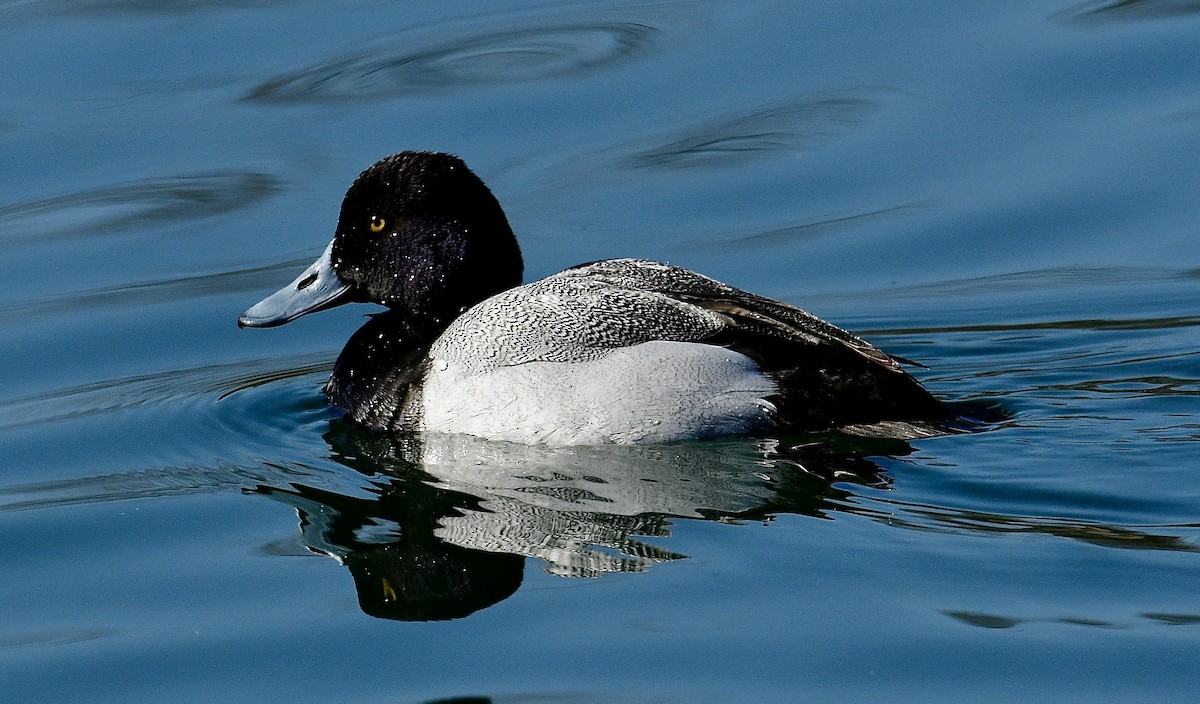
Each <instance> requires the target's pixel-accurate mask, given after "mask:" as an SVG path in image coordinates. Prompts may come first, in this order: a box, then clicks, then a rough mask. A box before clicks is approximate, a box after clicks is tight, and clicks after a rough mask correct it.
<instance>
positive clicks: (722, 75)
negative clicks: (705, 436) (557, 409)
mask: <svg viewBox="0 0 1200 704" xmlns="http://www.w3.org/2000/svg"><path fill="white" fill-rule="evenodd" d="M910 5H912V4H911V3H899V4H897V3H885V2H809V3H770V2H746V3H738V4H734V5H727V4H724V3H702V2H695V3H686V2H684V3H654V2H649V3H647V2H640V3H614V2H603V3H587V4H573V5H561V6H560V5H558V4H551V3H541V4H539V3H519V2H506V3H474V4H463V5H453V4H451V3H396V2H385V1H383V0H364V1H362V2H315V1H311V0H310V1H307V2H305V1H297V2H282V1H280V2H269V1H267V0H258V1H254V0H245V1H241V2H236V1H230V2H216V1H207V2H206V1H204V0H158V1H155V0H43V1H37V0H16V1H11V0H10V1H8V2H0V65H3V66H5V70H4V72H3V76H0V96H2V97H3V100H0V153H2V154H3V159H2V160H0V281H2V282H3V284H2V287H0V291H2V292H0V379H2V380H3V382H4V383H3V385H2V386H0V448H3V452H2V453H0V458H2V459H0V536H2V540H0V570H2V571H0V575H2V579H0V692H3V693H4V695H5V696H4V697H2V698H5V699H12V700H13V701H97V702H99V701H121V702H128V701H160V700H163V699H167V698H170V699H171V700H172V701H178V702H192V701H195V702H209V701H253V702H261V701H280V700H295V699H306V700H321V699H325V700H333V701H349V702H354V701H372V702H374V701H396V702H412V703H417V702H430V701H439V700H450V701H454V700H456V699H457V700H459V701H464V702H465V701H492V702H498V703H500V702H503V703H506V704H512V703H526V702H579V703H592V702H647V703H649V702H655V703H657V702H689V701H722V702H762V701H838V702H844V701H897V702H900V701H914V702H916V701H920V702H927V701H961V700H963V699H969V700H972V701H995V702H1009V701H1013V700H1017V699H1019V698H1024V699H1031V700H1038V701H1089V702H1095V701H1137V700H1142V701H1150V700H1156V701H1186V700H1189V699H1192V698H1194V697H1195V681H1196V678H1195V672H1196V671H1197V667H1198V666H1200V647H1198V646H1200V596H1198V590H1197V585H1198V584H1200V515H1198V514H1200V482H1198V481H1197V477H1198V476H1200V466H1198V462H1197V458H1198V457H1200V451H1198V449H1200V445H1198V442H1197V441H1198V440H1200V406H1198V405H1197V397H1198V396H1200V355H1198V354H1197V350H1198V348H1200V336H1198V335H1197V329H1198V328H1200V312H1198V310H1197V302H1198V301H1200V236H1198V235H1200V231H1198V227H1200V198H1198V197H1197V194H1198V193H1200V168H1197V164H1200V51H1197V49H1196V47H1197V46H1200V3H1196V2H1191V1H1189V0H1123V1H1118V0H1104V1H1098V2H1095V1H1093V2H1071V1H1069V0H1056V1H1052V2H1002V3H986V4H984V3H955V2H936V3H921V4H919V6H910ZM402 149H440V150H448V151H453V152H455V153H458V154H459V155H461V156H462V157H463V158H464V159H466V160H467V162H468V163H469V164H471V166H472V167H473V168H474V169H475V170H476V171H477V172H478V173H479V174H480V175H481V176H482V177H483V178H484V179H485V180H486V181H487V182H488V183H489V184H490V185H491V187H492V188H493V190H494V191H495V193H496V195H497V197H498V198H499V199H500V201H501V202H502V203H503V204H504V205H505V208H506V210H507V212H508V214H509V217H510V220H511V222H512V224H513V227H514V230H515V231H516V232H517V234H518V237H519V238H520V239H521V242H522V246H523V248H524V252H525V256H526V262H527V277H529V278H537V277H541V276H544V275H547V274H549V273H551V272H553V271H556V270H558V269H560V268H563V267H565V266H569V265H571V264H575V263H578V262H582V261H588V260H592V259H597V258H603V257H613V256H639V257H648V258H653V259H661V260H667V261H671V262H673V263H676V264H680V265H683V266H687V267H690V268H694V269H697V270H699V271H701V272H703V273H706V274H708V275H711V276H714V277H716V278H719V279H722V280H725V281H727V282H729V283H731V284H734V285H736V286H739V287H741V288H745V289H749V290H753V291H755V292H759V293H762V294H765V295H769V296H773V297H776V298H780V299H782V300H785V301H788V302H791V303H794V304H796V305H800V306H802V307H804V308H806V309H808V310H810V311H812V312H814V313H816V314H818V315H821V316H822V317H824V318H826V319H828V320H830V321H832V322H834V323H836V324H839V325H841V326H843V327H846V328H849V329H851V330H854V331H855V332H858V333H860V334H862V335H864V336H866V337H867V338H868V339H870V340H871V341H872V342H874V343H876V344H877V345H878V346H880V347H882V348H883V349H885V350H887V351H889V352H892V353H894V354H898V355H901V356H904V357H907V358H910V359H914V360H917V361H920V362H921V363H922V364H924V365H926V366H927V367H928V368H927V369H917V370H915V373H916V374H917V376H918V377H920V378H921V379H922V380H923V381H924V382H925V383H926V384H927V385H928V386H929V387H930V388H931V389H933V390H934V391H935V392H937V393H938V394H939V395H942V396H944V397H946V398H950V399H957V400H984V401H987V402H991V403H997V404H999V405H1000V406H1002V407H1003V408H1004V409H1006V410H1007V411H1008V412H1010V413H1011V414H1012V416H1013V417H1012V419H1011V420H1010V421H1008V422H1005V423H1003V424H1001V426H1000V427H998V428H996V429H993V430H989V431H987V432H982V433H975V434H970V435H959V436H954V437H944V438H935V439H928V440H921V441H915V442H912V443H910V444H903V443H885V444H874V443H870V444H863V443H853V442H847V441H846V440H844V439H841V440H839V439H836V438H766V439H757V440H753V439H742V440H727V441H719V442H708V443H694V444H684V445H673V446H665V447H650V448H607V449H605V448H601V449H579V450H573V451H544V450H542V451H539V450H532V449H521V448H512V447H507V446H497V445H494V444H489V443H483V442H469V441H465V440H461V439H460V440H457V441H447V440H445V439H442V440H440V441H438V440H426V441H425V442H414V441H412V439H403V438H402V439H395V440H389V439H387V438H382V437H378V436H373V435H371V434H368V433H363V432H361V431H358V430H356V429H354V428H350V427H348V426H346V425H345V424H344V423H342V422H341V421H339V420H337V418H336V417H335V416H334V414H332V413H330V411H329V410H328V409H327V408H326V406H325V404H324V401H323V399H322V396H321V393H320V386H321V384H322V382H323V380H324V379H325V378H326V376H327V375H328V373H329V369H330V367H331V365H332V360H333V359H334V357H335V356H336V354H337V352H338V351H339V350H340V348H341V345H342V344H343V342H344V341H345V340H346V339H347V338H348V337H349V335H350V334H351V333H352V332H353V331H354V330H355V329H356V328H357V327H358V326H359V325H360V324H361V323H362V321H363V317H362V316H363V315H364V314H365V313H367V312H369V307H368V306H357V307H355V306H348V307H343V308H341V309H338V310H334V311H330V312H326V313H322V314H321V315H318V316H311V317H309V318H305V319H303V320H301V321H298V322H296V323H293V324H292V325H289V326H287V327H284V328H280V329H278V330H271V331H254V330H250V331H239V330H238V329H237V327H236V324H235V321H236V317H237V315H238V314H239V313H240V312H241V311H242V310H243V309H245V308H246V307H247V306H248V305H249V304H251V303H253V302H255V301H257V300H258V299H259V298H261V297H262V296H263V295H265V294H266V293H269V292H271V291H273V290H275V288H277V287H278V286H280V285H282V284H283V283H285V282H287V281H289V280H291V278H292V277H293V276H294V275H295V274H296V273H298V271H299V270H300V269H301V268H302V267H303V266H304V265H306V264H307V263H309V262H310V261H311V260H312V259H313V258H315V257H316V255H317V254H319V253H320V251H321V250H322V249H323V247H324V245H325V244H326V243H327V242H328V239H329V237H330V236H331V234H332V229H333V224H334V221H335V219H336V215H337V208H338V205H339V203H340V198H341V195H342V193H343V192H344V190H345V188H346V186H347V185H348V184H349V182H350V181H351V180H352V179H353V178H354V176H355V175H357V174H358V172H359V171H360V170H361V169H362V168H364V167H366V166H367V165H369V164H370V163H372V162H373V161H375V160H376V159H378V158H380V157H382V156H384V155H386V154H389V153H392V152H395V151H399V150H402ZM797 445H802V446H801V447H796V446H797Z"/></svg>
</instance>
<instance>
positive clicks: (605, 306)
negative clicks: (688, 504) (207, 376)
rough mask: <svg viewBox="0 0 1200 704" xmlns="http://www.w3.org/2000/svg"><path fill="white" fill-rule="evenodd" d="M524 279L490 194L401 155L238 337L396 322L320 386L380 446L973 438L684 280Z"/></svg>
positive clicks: (346, 357)
mask: <svg viewBox="0 0 1200 704" xmlns="http://www.w3.org/2000/svg"><path fill="white" fill-rule="evenodd" d="M521 274H522V261H521V253H520V250H519V248H518V246H517V241H516V238H515V237H514V236H513V233H512V230H511V229H510V228H509V225H508V221H507V219H506V218H505V216H504V213H503V211H502V210H501V208H500V205H499V203H497V201H496V199H495V198H494V197H493V196H492V194H491V192H490V191H489V190H488V188H487V186H485V185H484V184H483V182H482V181H480V180H479V178H478V177H476V176H475V175H474V174H473V173H471V171H470V170H469V169H468V168H467V167H466V165H465V164H464V163H463V162H462V161H461V160H459V159H458V158H457V157H454V156H450V155H447V154H437V153H425V152H404V153H401V154H397V155H395V156H391V157H388V158H387V159H384V160H382V161H380V162H379V163H377V164H375V165H374V166H372V167H371V168H369V169H367V170H366V171H364V172H363V173H362V174H361V175H360V176H359V177H358V179H357V180H355V182H354V184H353V185H351V187H350V189H349V191H348V192H347V193H346V197H345V199H344V200H343V202H342V208H341V215H340V217H339V220H338V225H337V231H336V234H335V236H334V238H333V241H332V242H330V244H329V246H328V247H327V248H326V250H325V253H324V254H323V255H322V256H321V258H320V259H319V260H317V262H316V263H314V264H313V265H312V266H311V267H309V269H308V270H306V271H305V272H304V273H303V274H301V275H300V277H299V278H297V279H296V281H295V282H293V283H292V284H289V285H288V286H287V287H285V288H283V289H282V290H280V291H279V292H278V293H276V294H274V295H272V296H270V297H268V298H266V299H265V300H263V301H262V302H260V303H258V304H257V305H255V306H253V307H251V308H250V309H249V310H247V311H246V312H245V313H244V314H243V315H242V317H241V318H240V319H239V324H240V325H242V326H259V327H266V326H272V325H280V324H283V323H286V322H288V321H290V320H294V319H295V318H297V317H300V316H301V315H304V314H306V313H310V312H313V311H318V310H322V309H325V308H329V307H332V306H335V305H340V304H342V303H345V302H349V301H369V302H374V303H380V304H383V305H385V306H387V307H388V308H389V311H388V312H387V313H384V314H381V315H378V316H376V317H374V319H373V320H371V321H370V322H368V323H367V324H366V325H364V326H363V327H362V329H360V330H359V331H358V332H357V333H356V334H355V335H354V336H353V337H352V338H351V339H350V341H349V343H348V344H347V345H346V348H345V349H344V350H343V351H342V354H341V356H340V357H339V358H338V361H337V364H336V366H335V367H334V371H333V376H332V378H331V379H330V380H329V384H328V386H327V392H328V395H329V398H330V400H331V401H332V403H333V404H334V405H336V406H338V407H340V408H342V409H344V410H345V411H346V412H347V413H348V415H349V417H350V418H351V419H353V420H354V421H356V422H358V423H361V424H362V425H365V426H367V427H369V428H374V429H378V430H392V431H396V430H426V431H440V432H448V433H465V434H469V435H476V436H480V437H487V438H492V439H501V440H511V441H517V442H525V443H539V444H548V445H583V444H601V443H632V442H648V443H649V442H665V441H672V440H683V439H694V438H699V437H706V436H717V435H729V434H740V433H747V432H752V431H758V430H764V429H775V430H779V429H785V430H825V429H833V428H838V429H843V430H847V431H849V432H851V433H854V434H862V435H868V436H880V437H917V436H922V435H929V434H935V433H940V432H946V431H948V430H950V429H951V428H952V427H953V426H954V425H955V424H956V423H957V422H958V421H959V420H961V418H960V417H959V415H958V414H959V411H960V410H961V409H958V408H955V407H952V406H950V405H947V404H943V403H940V402H939V401H937V400H936V399H934V398H933V396H931V395H930V394H929V393H928V392H927V391H925V389H923V388H922V387H921V385H920V384H918V383H917V382H916V380H914V379H913V378H912V377H911V376H909V375H908V374H907V373H905V372H904V371H903V370H902V369H901V367H900V362H899V361H898V360H897V359H896V358H893V357H891V356H889V355H887V354H885V353H883V352H881V351H879V350H878V349H876V348H875V347H873V346H871V345H870V344H868V343H867V342H864V341H863V340H861V339H859V338H857V337H855V336H853V335H851V334H850V333H848V332H846V331H844V330H841V329H840V328H837V327H834V326H833V325H830V324H828V323H826V322H824V321H822V320H820V319H818V318H816V317H814V316H812V315H810V314H808V313H805V312H804V311H802V310H800V309H798V308H794V307H792V306H789V305H785V304H783V303H779V302H777V301H773V300H770V299H766V298H762V297H760V296H756V295H753V294H750V293H746V292H745V291H740V290H737V289H735V288H732V287H730V286H726V285H725V284H722V283H718V282H717V281H714V280H712V279H709V278H707V277H704V276H701V275H699V274H696V273H694V272H691V271H688V270H686V269H680V268H678V267H674V266H669V265H666V264H658V263H654V262H648V261H643V260H636V259H616V260H608V261H600V262H594V263H591V264H585V265H581V266H578V267H574V268H571V269H567V270H565V271H562V272H560V273H558V274H555V275H553V276H550V277H548V278H546V279H543V280H541V281H537V282H534V283H531V284H527V285H525V286H519V284H520V283H521Z"/></svg>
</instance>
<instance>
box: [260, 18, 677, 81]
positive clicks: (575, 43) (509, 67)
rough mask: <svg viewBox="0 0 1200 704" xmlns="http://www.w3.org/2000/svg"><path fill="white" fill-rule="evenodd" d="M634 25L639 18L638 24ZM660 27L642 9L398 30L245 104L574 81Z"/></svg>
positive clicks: (649, 38) (643, 49)
mask: <svg viewBox="0 0 1200 704" xmlns="http://www.w3.org/2000/svg"><path fill="white" fill-rule="evenodd" d="M641 15H647V16H646V17H642V16H641ZM661 19H662V18H660V17H650V16H648V13H647V12H646V8H644V7H641V8H637V7H635V8H630V9H625V10H623V11H622V12H621V14H616V13H614V11H613V10H611V9H609V10H604V9H603V8H599V7H597V8H594V9H593V11H592V12H579V11H563V10H561V9H559V10H557V11H556V14H555V15H554V16H553V17H540V16H537V15H528V14H524V15H522V14H516V15H513V14H500V15H493V16H487V17H484V18H471V19H470V20H469V21H459V22H453V21H452V22H442V23H437V24H433V25H429V26H418V27H415V28H406V29H403V30H399V31H397V32H395V33H393V34H391V35H390V36H387V37H385V38H381V39H376V40H373V41H370V42H368V43H367V45H366V46H365V47H364V46H363V44H362V43H358V44H356V45H355V46H354V48H350V49H346V50H345V51H342V52H339V53H338V54H336V55H334V56H330V57H328V58H325V59H322V60H318V61H317V62H315V63H313V64H312V65H310V66H306V67H304V68H300V69H297V70H294V71H289V72H286V73H283V74H280V75H278V76H274V77H272V78H268V79H266V80H263V81H261V82H260V83H258V85H256V86H254V87H253V88H251V89H250V90H249V91H248V92H247V93H246V95H245V98H244V99H245V100H250V101H259V102H268V103H310V102H329V101H364V100H377V99H383V98H390V97H395V96H400V95H412V94H424V93H431V92H452V91H457V90H463V89H467V88H472V87H475V86H495V85H503V84H510V83H522V82H529V81H544V80H550V79H561V78H574V77H578V76H582V75H587V74H590V73H593V72H596V71H600V70H603V69H606V68H610V67H612V66H616V65H618V64H622V63H625V62H628V61H631V60H633V59H635V58H637V57H640V56H642V55H645V54H646V53H648V52H649V51H650V50H652V49H653V48H654V47H655V46H656V44H657V42H658V39H659V36H660V30H659V29H658V28H657V27H656V24H658V23H659V22H660V21H661Z"/></svg>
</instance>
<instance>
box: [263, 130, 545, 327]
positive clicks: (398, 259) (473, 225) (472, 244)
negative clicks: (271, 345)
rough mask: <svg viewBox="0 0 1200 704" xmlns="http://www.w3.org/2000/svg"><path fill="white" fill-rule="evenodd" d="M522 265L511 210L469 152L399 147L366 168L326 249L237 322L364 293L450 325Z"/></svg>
mask: <svg viewBox="0 0 1200 704" xmlns="http://www.w3.org/2000/svg"><path fill="white" fill-rule="evenodd" d="M522 269H523V265H522V262H521V252H520V249H519V247H518V246H517V240H516V237H515V236H513V233H512V229H511V228H510V227H509V225H508V219H507V218H506V217H505V216H504V211H503V210H502V209H501V208H500V204H499V203H498V202H497V201H496V198H495V196H493V195H492V192H491V191H490V190H488V187H487V186H486V185H484V183H483V181H481V180H480V179H479V177H478V176H476V175H475V174H474V173H472V172H471V170H470V169H468V168H467V166H466V164H464V163H463V161H462V160H461V159H459V158H458V157H456V156H453V155H451V154H442V153H438V152H401V153H399V154H394V155H392V156H389V157H387V158H386V159H383V160H381V161H379V162H378V163H376V164H374V165H373V166H371V167H370V168H368V169H367V170H366V171H363V172H362V173H361V174H359V176H358V178H357V179H355V181H354V183H353V184H352V185H351V186H350V189H349V190H348V191H347V192H346V197H345V198H344V199H343V200H342V209H341V214H340V215H339V217H338V224H337V230H336V232H335V233H334V238H333V242H332V243H330V245H329V247H328V248H327V249H326V251H325V254H324V255H323V256H322V258H321V259H319V260H317V262H316V263H314V264H313V266H312V267H310V268H309V269H308V270H307V271H305V272H304V273H303V274H301V275H300V277H299V278H297V279H296V281H294V282H293V283H292V284H290V285H289V286H287V287H285V288H284V289H282V290H280V291H279V292H278V293H276V294H274V295H273V296H271V297H269V298H267V299H265V300H264V301H262V302H261V303H259V304H258V305H256V306H254V307H252V308H250V310H247V311H246V313H245V314H243V316H242V318H241V319H240V320H239V324H241V325H243V326H247V325H249V326H259V327H265V326H270V325H280V324H283V323H286V322H288V321H290V320H294V319H295V318H297V317H299V316H301V315H304V314H305V313H310V312H314V311H317V310H322V309H324V308H329V307H332V306H334V305H338V304H340V303H345V302H349V301H364V302H372V303H380V304H382V305H385V306H388V307H389V308H392V309H393V310H395V311H397V312H399V313H401V314H402V315H404V317H405V318H406V320H408V321H409V323H410V326H411V327H413V328H427V327H435V328H439V327H441V328H444V327H445V326H446V325H448V324H449V323H450V321H451V320H453V319H454V318H455V317H457V316H458V315H459V314H460V313H461V312H462V311H463V310H465V309H467V308H469V307H471V306H473V305H475V304H476V303H478V302H479V301H482V300H483V299H485V298H487V297H488V296H491V295H493V294H496V293H499V292H500V291H504V290H506V289H509V288H512V287H513V286H517V285H519V284H520V283H521V274H522Z"/></svg>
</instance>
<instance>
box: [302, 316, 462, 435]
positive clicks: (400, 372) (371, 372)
mask: <svg viewBox="0 0 1200 704" xmlns="http://www.w3.org/2000/svg"><path fill="white" fill-rule="evenodd" d="M448 324H449V321H446V322H441V321H439V320H432V319H431V320H413V319H412V318H411V317H409V316H407V315H405V314H404V313H402V312H401V311H387V312H385V313H379V314H377V315H373V316H371V319H370V320H368V321H367V323H366V324H365V325H363V326H362V327H361V328H359V329H358V331H357V332H355V333H354V335H352V336H351V337H350V340H349V342H347V343H346V346H345V347H344V348H343V349H342V353H341V354H340V355H338V358H337V362H335V363H334V365H333V375H332V376H330V377H329V382H328V383H327V384H326V385H325V394H326V395H327V396H328V397H329V402H330V403H332V404H333V405H335V406H337V407H338V408H341V409H342V410H344V411H345V412H346V413H347V415H349V416H350V418H351V419H352V420H354V421H355V422H357V423H359V424H361V425H364V426H366V427H368V428H372V429H374V430H401V429H404V428H405V427H407V426H409V425H411V424H412V423H413V422H415V419H407V418H405V417H404V410H405V407H406V405H408V401H409V400H410V397H411V396H412V395H413V394H414V393H415V392H416V390H417V388H419V385H420V382H421V379H422V378H423V377H424V362H425V357H426V353H427V352H428V351H429V346H430V345H432V344H433V341H434V340H435V339H437V337H438V335H440V334H441V333H442V331H443V330H445V328H446V326H447V325H448Z"/></svg>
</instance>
